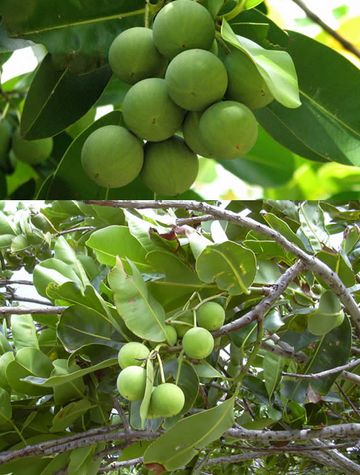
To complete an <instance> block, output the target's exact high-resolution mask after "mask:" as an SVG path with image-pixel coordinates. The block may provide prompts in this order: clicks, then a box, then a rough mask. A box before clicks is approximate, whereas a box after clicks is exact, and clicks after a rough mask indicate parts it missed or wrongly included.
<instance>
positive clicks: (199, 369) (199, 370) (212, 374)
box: [193, 361, 224, 378]
mask: <svg viewBox="0 0 360 475" xmlns="http://www.w3.org/2000/svg"><path fill="white" fill-rule="evenodd" d="M193 368H194V370H195V372H196V374H197V375H198V376H199V378H223V377H224V376H223V375H222V374H221V373H220V371H218V370H217V369H216V368H214V367H213V366H211V364H209V363H208V362H207V361H201V362H200V363H197V364H194V365H193Z"/></svg>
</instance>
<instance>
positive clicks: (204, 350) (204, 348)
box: [182, 327, 214, 360]
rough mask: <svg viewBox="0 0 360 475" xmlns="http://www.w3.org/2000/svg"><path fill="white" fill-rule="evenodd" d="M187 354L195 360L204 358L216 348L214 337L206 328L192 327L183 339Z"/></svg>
mask: <svg viewBox="0 0 360 475" xmlns="http://www.w3.org/2000/svg"><path fill="white" fill-rule="evenodd" d="M182 346H183V349H184V351H185V354H186V355H187V356H188V357H189V358H192V359H194V360H202V359H203V358H206V357H207V356H209V355H210V354H211V352H212V350H213V349H214V338H213V336H212V334H211V333H210V332H209V331H208V330H206V329H205V328H200V327H196V328H191V330H189V331H188V332H186V333H185V335H184V338H183V340H182Z"/></svg>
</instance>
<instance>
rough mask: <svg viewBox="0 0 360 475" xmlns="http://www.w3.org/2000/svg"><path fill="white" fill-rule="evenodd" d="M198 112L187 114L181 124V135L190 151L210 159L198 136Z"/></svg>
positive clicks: (199, 135)
mask: <svg viewBox="0 0 360 475" xmlns="http://www.w3.org/2000/svg"><path fill="white" fill-rule="evenodd" d="M200 117H201V113H200V112H189V113H188V114H187V116H186V119H185V121H184V123H183V135H184V140H185V143H186V145H187V146H188V147H190V148H191V150H192V151H193V152H195V153H197V154H198V155H201V156H202V157H206V158H210V157H211V154H210V152H209V151H208V149H207V148H206V147H205V145H204V141H203V138H202V136H201V134H200V128H199V123H200Z"/></svg>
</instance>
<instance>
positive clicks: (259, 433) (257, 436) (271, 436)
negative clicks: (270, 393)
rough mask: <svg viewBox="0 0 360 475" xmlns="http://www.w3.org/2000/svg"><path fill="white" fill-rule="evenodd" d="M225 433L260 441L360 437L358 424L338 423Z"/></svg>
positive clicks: (237, 430)
mask: <svg viewBox="0 0 360 475" xmlns="http://www.w3.org/2000/svg"><path fill="white" fill-rule="evenodd" d="M225 435H228V436H230V437H234V438H238V439H244V440H258V441H262V442H275V441H281V442H286V441H289V442H290V441H293V440H313V439H344V438H348V437H354V438H356V437H360V424H338V425H333V426H328V427H324V428H323V429H318V430H316V429H301V430H273V431H272V430H269V431H267V430H247V429H229V430H228V431H227V432H225Z"/></svg>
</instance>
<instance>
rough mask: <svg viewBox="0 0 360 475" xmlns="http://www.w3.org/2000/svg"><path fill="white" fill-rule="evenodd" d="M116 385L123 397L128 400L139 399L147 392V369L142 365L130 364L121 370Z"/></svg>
mask: <svg viewBox="0 0 360 475" xmlns="http://www.w3.org/2000/svg"><path fill="white" fill-rule="evenodd" d="M116 385H117V389H118V391H119V393H120V394H121V396H122V397H123V398H125V399H127V400H128V401H139V400H140V399H142V398H143V396H144V392H145V385H146V371H145V369H144V368H141V367H140V366H128V367H127V368H125V369H123V370H122V371H121V372H120V374H119V376H118V378H117V382H116Z"/></svg>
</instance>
